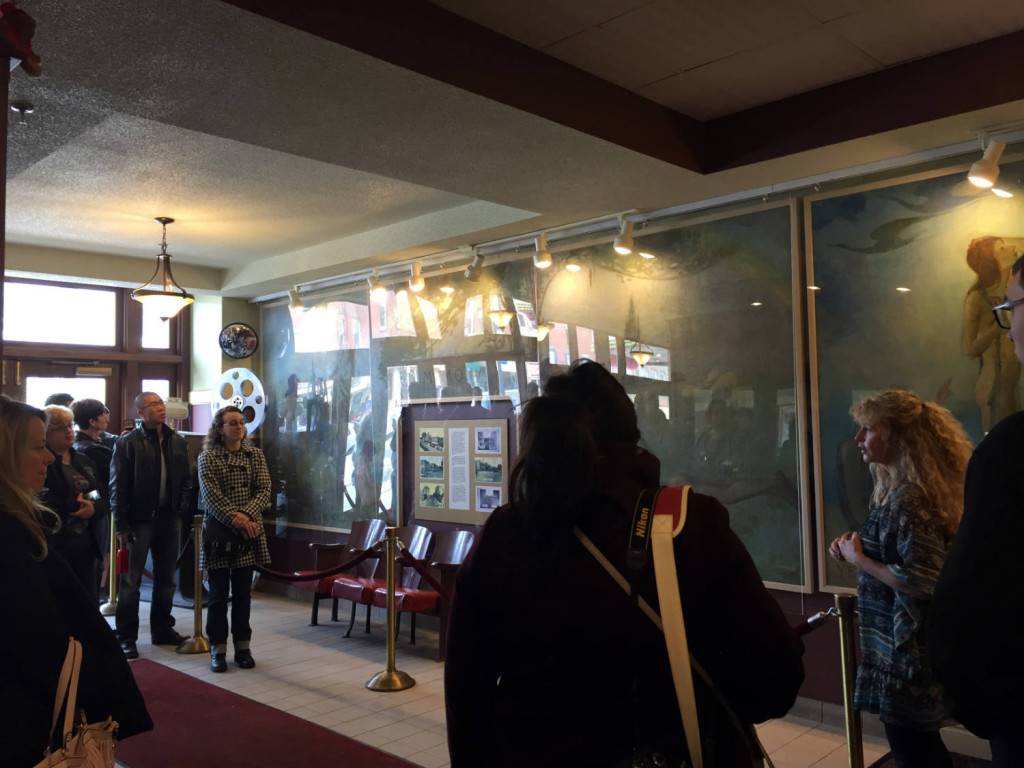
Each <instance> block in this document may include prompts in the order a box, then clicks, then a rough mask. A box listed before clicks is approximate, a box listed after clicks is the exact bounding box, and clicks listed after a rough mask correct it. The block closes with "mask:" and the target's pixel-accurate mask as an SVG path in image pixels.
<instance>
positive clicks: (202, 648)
mask: <svg viewBox="0 0 1024 768" xmlns="http://www.w3.org/2000/svg"><path fill="white" fill-rule="evenodd" d="M174 650H175V651H177V652H178V653H209V652H210V641H209V640H207V639H206V638H205V637H203V636H202V635H196V636H195V637H190V638H189V639H188V640H186V641H185V642H184V643H182V644H181V645H179V646H178V647H177V648H175V649H174Z"/></svg>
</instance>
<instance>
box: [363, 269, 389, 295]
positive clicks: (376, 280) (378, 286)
mask: <svg viewBox="0 0 1024 768" xmlns="http://www.w3.org/2000/svg"><path fill="white" fill-rule="evenodd" d="M378 275H380V270H379V269H375V270H373V274H372V275H370V276H369V277H368V278H366V284H367V285H368V286H369V288H370V295H371V296H372V297H374V298H375V299H379V298H380V297H381V296H383V295H384V294H385V293H387V290H388V289H387V288H385V287H384V285H383V284H382V283H381V281H380V277H378Z"/></svg>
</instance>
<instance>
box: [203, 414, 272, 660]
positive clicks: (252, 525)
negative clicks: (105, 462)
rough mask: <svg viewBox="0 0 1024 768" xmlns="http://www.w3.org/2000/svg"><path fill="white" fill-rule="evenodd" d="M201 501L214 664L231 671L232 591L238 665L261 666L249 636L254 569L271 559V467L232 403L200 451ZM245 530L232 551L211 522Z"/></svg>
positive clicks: (215, 421)
mask: <svg viewBox="0 0 1024 768" xmlns="http://www.w3.org/2000/svg"><path fill="white" fill-rule="evenodd" d="M199 500H200V504H201V505H202V506H203V507H205V509H206V524H205V525H204V526H203V547H202V552H201V553H200V557H199V567H200V568H201V569H203V570H205V571H206V572H207V583H208V585H209V588H210V605H209V608H208V609H207V611H206V634H207V636H208V637H209V638H210V669H212V670H213V671H214V672H227V669H228V665H227V661H226V658H225V657H226V654H227V647H228V645H227V643H228V595H229V590H230V596H231V637H232V639H233V641H234V646H235V664H237V665H238V666H240V667H241V668H242V669H252V668H253V667H255V666H256V662H255V661H254V660H253V657H252V651H250V650H249V641H250V639H251V638H252V627H250V626H249V610H250V604H251V602H252V598H251V592H252V574H253V570H254V569H255V566H256V565H257V564H261V565H262V564H263V563H269V562H270V549H269V548H268V547H267V537H266V536H265V535H264V532H263V510H265V509H266V508H267V507H268V506H270V472H269V471H267V460H266V459H265V458H264V457H263V451H261V450H260V449H259V448H256V447H255V446H253V445H252V444H251V443H250V442H249V440H248V436H247V433H246V426H245V416H244V415H243V413H242V411H241V410H239V409H238V408H236V407H235V406H233V405H228V406H225V407H224V408H221V409H220V410H219V411H217V413H216V414H214V417H213V423H212V424H211V425H210V429H209V431H208V432H207V433H206V438H205V439H204V440H203V452H202V453H200V454H199ZM211 521H216V523H221V524H223V525H225V526H227V527H228V528H229V529H231V530H232V531H237V532H238V533H239V534H241V536H242V538H243V539H244V541H245V542H246V544H247V546H245V547H244V548H243V549H241V550H239V549H238V548H237V547H233V548H232V550H231V551H226V550H224V549H218V548H217V546H216V545H215V544H214V543H213V541H212V539H213V536H212V535H211V530H210V529H211V526H215V524H216V523H211Z"/></svg>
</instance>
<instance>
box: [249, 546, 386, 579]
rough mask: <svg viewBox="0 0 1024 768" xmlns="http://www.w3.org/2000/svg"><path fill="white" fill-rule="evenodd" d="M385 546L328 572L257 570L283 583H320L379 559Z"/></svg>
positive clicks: (377, 547) (259, 568)
mask: <svg viewBox="0 0 1024 768" xmlns="http://www.w3.org/2000/svg"><path fill="white" fill-rule="evenodd" d="M383 546H384V542H383V541H380V542H378V543H377V544H374V545H373V546H372V547H371V548H370V549H367V550H366V551H365V552H362V553H361V554H358V555H356V556H355V557H353V558H352V559H351V560H348V561H346V562H344V563H342V564H341V565H336V566H334V567H333V568H328V569H327V570H326V571H313V572H311V573H298V572H295V573H284V572H283V571H274V570H271V569H270V568H267V567H266V566H262V565H257V566H256V570H257V571H259V572H260V573H261V574H263V575H264V576H269V577H270V578H272V579H280V580H281V581H319V580H320V579H326V578H327V577H328V576H337V575H338V574H340V573H342V572H343V571H347V570H348V569H349V568H351V567H352V566H353V565H358V564H359V563H361V562H363V560H365V559H366V558H368V557H377V556H378V555H379V552H380V548H381V547H383Z"/></svg>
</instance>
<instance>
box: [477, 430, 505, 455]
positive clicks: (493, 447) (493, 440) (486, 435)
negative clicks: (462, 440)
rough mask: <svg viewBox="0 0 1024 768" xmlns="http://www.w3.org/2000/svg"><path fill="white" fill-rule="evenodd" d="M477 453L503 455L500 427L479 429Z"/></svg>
mask: <svg viewBox="0 0 1024 768" xmlns="http://www.w3.org/2000/svg"><path fill="white" fill-rule="evenodd" d="M476 452H477V453H501V429H500V428H498V427H477V428H476Z"/></svg>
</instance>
